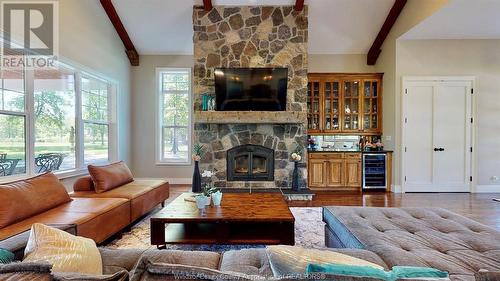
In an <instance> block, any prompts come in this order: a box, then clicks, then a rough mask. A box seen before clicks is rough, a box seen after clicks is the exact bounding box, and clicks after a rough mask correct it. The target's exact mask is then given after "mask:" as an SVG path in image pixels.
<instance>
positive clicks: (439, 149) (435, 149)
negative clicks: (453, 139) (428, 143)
mask: <svg viewBox="0 0 500 281" xmlns="http://www.w3.org/2000/svg"><path fill="white" fill-rule="evenodd" d="M434 151H444V148H442V147H439V148H438V147H435V148H434Z"/></svg>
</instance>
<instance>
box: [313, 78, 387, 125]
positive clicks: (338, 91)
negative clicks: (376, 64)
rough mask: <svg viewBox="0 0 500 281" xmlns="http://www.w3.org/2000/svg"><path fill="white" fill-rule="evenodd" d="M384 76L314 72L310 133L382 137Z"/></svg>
mask: <svg viewBox="0 0 500 281" xmlns="http://www.w3.org/2000/svg"><path fill="white" fill-rule="evenodd" d="M382 76H383V74H378V73H375V74H345V73H342V74H337V73H311V74H309V75H308V79H309V83H308V85H307V119H308V120H307V133H308V134H312V135H314V134H316V135H320V134H344V133H345V134H353V133H354V134H360V135H361V134H365V135H375V134H382V120H381V118H382V108H381V107H382Z"/></svg>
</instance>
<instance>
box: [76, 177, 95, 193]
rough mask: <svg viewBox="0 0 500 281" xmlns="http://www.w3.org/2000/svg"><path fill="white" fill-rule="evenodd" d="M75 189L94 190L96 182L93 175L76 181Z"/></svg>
mask: <svg viewBox="0 0 500 281" xmlns="http://www.w3.org/2000/svg"><path fill="white" fill-rule="evenodd" d="M73 190H74V191H94V182H93V181H92V177H91V176H84V177H81V178H79V179H77V180H76V181H75V183H74V184H73Z"/></svg>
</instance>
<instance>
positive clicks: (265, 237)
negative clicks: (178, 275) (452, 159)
mask: <svg viewBox="0 0 500 281" xmlns="http://www.w3.org/2000/svg"><path fill="white" fill-rule="evenodd" d="M191 196H192V194H190V193H183V194H182V195H180V196H179V197H178V198H176V199H175V200H174V201H172V202H171V203H170V204H168V205H167V206H166V207H165V208H163V209H162V210H160V211H159V212H158V213H156V214H155V215H154V216H153V217H151V244H152V245H156V246H158V248H161V247H163V246H165V245H166V244H265V245H272V244H286V245H294V244H295V230H294V224H295V218H294V217H293V214H292V213H291V212H290V209H289V208H288V205H287V203H286V201H285V200H284V198H283V195H281V193H252V194H248V193H224V195H223V197H222V204H221V206H219V207H212V206H207V207H206V208H205V210H204V211H203V212H202V211H200V210H198V208H197V207H196V203H195V202H189V201H186V200H184V199H185V198H188V197H191Z"/></svg>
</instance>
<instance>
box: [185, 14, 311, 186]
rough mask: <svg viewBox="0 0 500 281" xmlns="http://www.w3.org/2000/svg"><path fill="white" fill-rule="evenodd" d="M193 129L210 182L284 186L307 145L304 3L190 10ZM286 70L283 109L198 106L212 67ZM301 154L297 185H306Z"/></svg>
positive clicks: (208, 87) (210, 90) (209, 90)
mask: <svg viewBox="0 0 500 281" xmlns="http://www.w3.org/2000/svg"><path fill="white" fill-rule="evenodd" d="M193 29H194V36H193V41H194V60H195V61H194V75H193V82H194V122H195V126H194V132H193V138H194V140H193V141H194V142H195V143H200V144H202V145H203V146H204V147H205V149H206V153H205V155H204V157H203V159H202V160H201V162H200V169H201V170H213V171H215V175H214V178H213V179H212V181H213V182H214V184H215V186H216V187H222V188H290V187H291V179H292V172H293V167H294V164H293V162H292V161H291V159H290V156H291V154H292V153H293V152H294V151H295V150H302V151H304V156H305V148H306V137H307V133H306V127H305V125H306V120H307V100H306V99H307V37H308V22H307V7H305V8H304V10H303V11H301V12H297V11H295V10H294V7H293V6H243V7H235V6H214V8H213V9H212V10H211V11H208V12H207V11H205V10H203V8H202V7H197V6H195V7H194V9H193ZM219 67H223V68H240V67H241V68H254V67H280V68H288V85H287V88H288V89H287V103H286V106H287V108H286V111H280V112H263V111H258V112H245V111H215V112H203V111H201V103H202V99H201V96H202V94H204V93H209V94H212V95H213V94H214V93H215V88H214V69H215V68H219ZM305 163H306V157H303V160H302V165H301V168H300V182H301V184H302V185H303V186H305V184H306V178H307V169H306V164H305Z"/></svg>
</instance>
